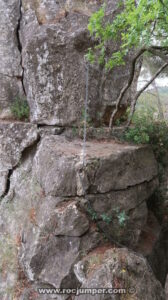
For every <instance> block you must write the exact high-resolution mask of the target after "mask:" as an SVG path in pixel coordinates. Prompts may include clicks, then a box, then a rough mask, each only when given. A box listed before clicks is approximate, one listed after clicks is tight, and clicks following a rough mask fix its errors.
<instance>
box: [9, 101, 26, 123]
mask: <svg viewBox="0 0 168 300" xmlns="http://www.w3.org/2000/svg"><path fill="white" fill-rule="evenodd" d="M11 112H12V114H13V116H14V117H15V118H16V119H18V120H27V119H28V118H29V106H28V103H27V100H26V99H25V98H20V97H16V98H15V100H14V102H13V104H12V105H11Z"/></svg>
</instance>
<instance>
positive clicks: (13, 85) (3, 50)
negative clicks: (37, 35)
mask: <svg viewBox="0 0 168 300" xmlns="http://www.w3.org/2000/svg"><path fill="white" fill-rule="evenodd" d="M0 15H1V19H0V32H1V36H0V118H1V117H4V113H5V112H6V113H5V115H10V113H9V112H8V114H7V111H6V109H7V108H9V107H10V105H11V103H12V101H14V98H15V97H16V96H17V95H19V94H21V95H22V94H23V88H22V83H21V76H22V67H21V55H20V51H19V44H18V38H17V30H18V24H19V18H20V1H18V0H10V1H6V0H1V1H0Z"/></svg>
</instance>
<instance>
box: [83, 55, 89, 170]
mask: <svg viewBox="0 0 168 300" xmlns="http://www.w3.org/2000/svg"><path fill="white" fill-rule="evenodd" d="M85 68H86V91H85V110H84V128H83V150H82V154H83V159H82V160H83V166H85V165H86V160H85V158H86V137H87V119H88V97H89V63H88V62H87V61H86V60H85Z"/></svg>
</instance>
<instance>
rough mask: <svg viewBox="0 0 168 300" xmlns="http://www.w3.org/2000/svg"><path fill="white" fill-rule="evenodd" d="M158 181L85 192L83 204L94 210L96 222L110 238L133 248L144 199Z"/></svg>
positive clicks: (142, 223) (140, 225)
mask: <svg viewBox="0 0 168 300" xmlns="http://www.w3.org/2000/svg"><path fill="white" fill-rule="evenodd" d="M157 184H158V182H157V180H153V181H151V182H150V183H143V184H140V185H137V186H135V187H130V188H128V189H127V190H123V191H122V190H121V191H114V192H111V193H107V194H102V195H88V196H87V203H86V205H87V207H88V208H90V210H91V214H92V211H93V212H94V213H96V217H97V224H98V225H99V227H100V228H101V229H102V230H103V232H104V233H105V235H107V237H108V238H109V239H110V240H111V241H117V242H119V243H121V244H125V245H127V246H130V247H135V246H136V244H137V242H138V240H139V236H140V234H141V232H142V230H143V228H144V226H145V224H146V221H147V215H148V210H147V205H146V200H147V199H148V198H149V197H150V195H151V194H152V193H153V192H154V190H155V189H156V186H157Z"/></svg>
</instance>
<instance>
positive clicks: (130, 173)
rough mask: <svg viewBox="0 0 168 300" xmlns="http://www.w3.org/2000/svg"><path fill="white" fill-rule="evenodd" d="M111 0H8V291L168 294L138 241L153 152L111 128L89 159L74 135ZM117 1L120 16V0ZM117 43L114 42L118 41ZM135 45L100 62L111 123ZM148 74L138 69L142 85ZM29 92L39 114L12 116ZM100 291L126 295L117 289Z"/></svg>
mask: <svg viewBox="0 0 168 300" xmlns="http://www.w3.org/2000/svg"><path fill="white" fill-rule="evenodd" d="M103 2H104V1H101V0H86V1H82V0H58V1H55V0H48V1H46V0H0V13H1V18H0V30H1V36H0V54H1V60H0V67H1V71H0V199H1V201H0V299H2V300H30V299H31V300H34V299H37V300H38V299H39V300H41V299H43V300H50V299H57V300H64V299H69V300H70V299H74V298H75V299H76V298H77V297H71V296H70V297H68V295H51V296H49V295H48V294H47V295H40V294H39V293H38V289H39V288H44V287H46V288H79V287H87V288H89V287H91V288H92V287H94V288H95V287H99V286H101V285H102V286H105V287H106V286H107V287H110V288H111V287H115V288H126V289H127V291H128V288H129V287H133V288H136V291H134V294H129V295H128V294H127V296H128V297H127V298H129V299H134V300H136V299H145V300H150V299H155V300H157V299H158V300H162V299H165V296H164V292H163V289H162V287H161V285H160V283H159V282H158V281H157V280H156V278H155V277H154V274H153V273H152V271H151V269H150V267H149V265H148V263H147V261H146V259H144V258H143V256H140V255H139V254H137V255H136V254H135V252H132V251H133V250H134V251H139V252H142V251H141V249H139V248H138V247H139V243H140V242H141V238H142V235H143V233H144V230H145V228H147V227H148V226H149V219H150V218H149V215H150V214H149V211H148V207H147V200H148V199H149V197H150V196H151V195H152V194H153V192H154V191H155V189H156V188H157V186H158V178H157V175H158V170H157V163H156V160H155V158H154V155H153V152H152V150H151V149H150V148H149V147H145V146H133V145H127V144H121V143H117V142H115V141H113V140H111V139H110V138H109V135H108V138H107V139H105V136H104V135H103V138H104V139H102V137H101V138H100V139H99V140H98V139H97V140H96V139H94V138H93V136H92V140H90V141H88V142H87V143H86V155H85V157H84V153H83V149H84V148H83V144H82V141H81V140H80V139H77V138H75V137H73V138H72V137H71V138H70V137H68V134H69V133H72V131H73V127H72V126H73V125H75V126H78V125H81V124H82V122H83V113H82V111H83V108H84V100H85V94H86V68H85V67H86V65H85V60H84V56H85V54H86V52H87V49H88V47H90V46H92V45H93V44H94V43H95V41H94V40H93V39H92V38H91V37H90V36H89V33H88V31H87V24H88V18H89V16H90V15H91V13H92V12H94V11H95V10H96V9H98V8H99V7H100V5H101V4H102V3H103ZM106 2H107V12H110V17H109V18H113V16H114V14H115V12H116V9H117V4H118V1H117V0H108V1H106ZM116 49H117V45H114V44H112V45H111V48H110V51H115V50H116ZM131 55H132V53H131V52H130V53H129V54H128V59H127V64H126V65H125V66H123V67H121V68H117V69H116V70H113V71H112V72H111V73H110V74H108V76H107V75H106V74H105V72H104V70H103V68H102V67H100V66H96V65H93V66H89V74H88V76H89V87H88V92H89V101H88V116H89V120H90V122H91V123H92V125H93V126H99V125H100V124H106V123H107V122H108V120H109V116H110V114H111V111H112V110H113V108H114V105H115V103H116V98H117V96H118V95H119V92H120V90H121V89H122V88H123V86H124V85H125V83H126V81H127V80H128V77H129V74H130V60H131ZM136 81H137V78H136V76H135V81H134V84H133V90H134V89H136ZM131 92H132V91H128V93H127V95H126V97H125V99H124V100H123V103H122V105H123V106H122V107H121V110H120V112H119V113H121V114H122V113H123V112H124V111H125V108H126V106H127V104H128V102H129V101H130V99H131ZM25 96H26V97H27V101H28V104H29V106H30V123H24V122H17V121H16V120H13V121H12V120H11V122H9V120H6V121H4V120H3V121H2V119H5V118H7V119H9V118H11V117H12V116H11V112H10V107H11V104H12V103H14V100H15V98H16V97H19V98H20V99H22V98H23V97H25ZM34 123H35V124H34ZM53 125H54V126H53ZM79 127H80V126H79ZM64 129H65V131H64ZM99 129H100V130H101V129H102V128H101V127H100V128H99ZM93 131H94V130H93ZM70 135H71V134H70ZM91 135H92V134H91ZM106 137H107V136H106ZM83 159H84V160H83ZM159 230H160V229H159ZM159 232H160V231H158V236H159ZM166 232H167V231H166ZM161 233H162V231H161ZM158 236H157V238H158ZM161 236H162V235H161V234H160V237H161ZM157 238H156V239H155V241H156V240H157ZM158 240H159V239H158ZM162 240H164V237H163V238H162ZM162 245H163V244H162ZM125 247H128V248H129V250H128V249H126V248H125ZM159 247H160V243H159V244H157V243H156V245H155V242H153V244H152V247H151V248H152V249H150V251H148V254H150V258H151V261H153V262H154V263H152V265H153V266H154V267H153V269H154V273H155V275H156V277H157V279H159V280H160V282H161V283H162V284H164V281H165V279H166V268H167V265H166V264H165V268H164V265H163V264H161V266H162V267H161V271H162V274H161V273H159V271H158V265H159V263H160V262H161V260H160V258H159V256H158V259H156V258H157V255H156V254H157V250H158V249H159V253H163V254H164V255H165V257H167V256H166V250H165V249H166V248H164V247H161V248H162V249H161V250H162V251H163V252H160V251H161V250H160V248H159ZM143 254H144V255H146V253H143ZM153 255H154V256H153ZM149 261H150V260H149ZM157 274H158V275H157ZM122 296H123V295H122ZM124 296H125V295H124ZM90 297H91V296H90V295H86V296H85V295H79V297H78V298H79V299H81V298H82V299H86V298H87V299H90ZM95 298H96V299H116V300H118V299H121V297H120V296H119V295H116V294H113V295H112V294H105V295H96V297H95ZM122 299H126V298H123V297H122Z"/></svg>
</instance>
